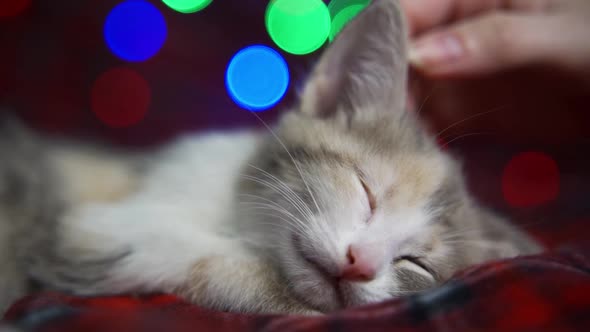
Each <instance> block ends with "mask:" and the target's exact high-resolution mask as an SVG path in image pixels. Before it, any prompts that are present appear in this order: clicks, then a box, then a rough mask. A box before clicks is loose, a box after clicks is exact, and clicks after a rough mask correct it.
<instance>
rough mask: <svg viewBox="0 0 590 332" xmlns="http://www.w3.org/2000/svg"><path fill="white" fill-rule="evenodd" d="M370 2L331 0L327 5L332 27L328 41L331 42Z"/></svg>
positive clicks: (363, 0)
mask: <svg viewBox="0 0 590 332" xmlns="http://www.w3.org/2000/svg"><path fill="white" fill-rule="evenodd" d="M369 2H370V0H332V1H330V4H328V10H329V12H330V17H331V18H332V27H331V29H330V36H329V37H330V41H333V40H334V38H336V36H337V35H338V33H339V32H340V31H341V30H342V28H344V26H346V24H347V23H348V22H350V21H351V20H352V19H353V18H354V17H355V16H356V15H358V13H360V12H361V11H362V10H363V9H365V7H367V6H368V5H369Z"/></svg>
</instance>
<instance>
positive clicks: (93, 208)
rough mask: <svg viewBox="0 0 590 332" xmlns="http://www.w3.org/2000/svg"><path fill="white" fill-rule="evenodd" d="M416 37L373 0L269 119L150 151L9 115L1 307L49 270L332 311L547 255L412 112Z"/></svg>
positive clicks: (60, 280) (48, 282)
mask: <svg viewBox="0 0 590 332" xmlns="http://www.w3.org/2000/svg"><path fill="white" fill-rule="evenodd" d="M406 38H407V36H406V30H405V22H404V18H403V15H402V14H401V10H400V8H399V4H398V2H397V1H395V0H376V1H373V3H372V4H371V5H370V6H369V7H368V8H367V9H366V10H365V11H364V12H363V13H361V14H360V15H359V16H358V17H357V18H356V19H355V20H353V21H352V22H351V23H350V24H349V25H348V26H347V27H345V28H344V29H343V31H342V32H341V34H340V35H339V36H338V38H337V39H336V40H335V41H334V42H333V44H332V45H331V46H330V47H329V48H328V49H327V50H326V51H325V52H324V55H323V57H322V59H321V60H320V62H319V64H318V65H317V66H316V68H315V70H314V71H313V73H312V76H311V78H310V80H309V82H308V84H307V86H306V88H305V90H304V92H303V96H302V99H301V103H300V105H298V106H297V107H295V108H294V109H292V110H290V111H288V112H285V114H284V115H283V116H282V117H281V119H280V121H279V123H277V124H276V125H275V126H272V127H268V128H267V129H268V130H265V131H262V132H258V131H243V132H228V133H210V134H203V135H189V136H187V137H183V138H181V139H178V140H177V141H175V142H172V143H170V144H169V145H168V146H166V147H164V148H162V149H160V150H158V151H150V152H145V153H139V152H127V151H114V150H113V149H112V148H104V147H102V148H101V147H91V146H90V145H88V144H81V143H80V144H74V143H70V142H62V141H58V140H51V139H47V138H42V139H41V138H38V137H36V135H35V134H33V133H26V131H24V130H22V129H12V130H11V129H3V131H2V134H0V135H2V138H1V139H0V149H2V151H1V152H2V153H3V155H4V156H10V158H8V159H10V160H9V161H8V162H5V163H4V164H2V165H0V198H1V205H0V207H1V209H0V236H4V238H2V239H1V240H2V242H0V247H1V248H0V250H1V251H0V260H1V261H0V262H2V263H3V264H2V268H0V308H1V307H2V305H4V306H6V305H8V303H9V302H10V301H12V300H14V298H15V297H17V296H20V295H22V294H23V293H24V292H26V291H27V288H28V285H27V280H29V279H33V280H35V281H37V282H39V283H40V284H41V285H43V286H44V287H47V288H51V289H57V290H63V291H67V292H72V293H75V294H81V295H94V294H100V295H104V294H114V293H129V292H171V293H175V294H178V295H180V296H183V297H185V298H186V299H188V300H190V301H192V302H194V303H196V304H199V305H202V306H205V307H208V308H212V309H218V310H229V311H236V312H255V313H300V314H315V313H320V312H330V311H333V310H338V309H341V308H345V307H350V306H356V305H363V304H368V303H374V302H378V301H382V300H386V299H389V298H392V297H397V296H402V295H405V294H408V293H413V292H417V291H421V290H425V289H428V288H431V287H434V286H436V285H438V284H440V283H442V282H444V281H445V280H447V279H448V278H449V277H451V276H452V274H453V273H454V272H456V271H458V270H459V269H461V268H464V267H467V266H469V265H472V264H477V263H481V262H484V261H487V260H491V259H498V258H503V257H513V256H517V255H522V254H532V253H536V252H538V251H539V250H541V248H540V247H539V246H538V245H537V244H536V243H535V242H534V241H533V240H531V239H530V238H529V237H528V236H527V235H526V234H524V233H523V232H521V231H519V230H517V229H516V228H514V227H513V226H510V225H509V224H508V223H506V222H505V221H504V220H502V219H501V218H499V217H497V216H495V215H493V214H491V213H490V212H488V211H487V210H485V209H484V208H482V207H480V206H479V205H478V204H477V203H476V202H475V201H474V200H473V199H472V198H471V197H470V196H469V194H468V192H467V191H466V189H465V184H464V180H463V175H462V173H461V168H460V165H459V164H458V163H457V161H455V160H454V159H453V158H452V157H451V156H450V155H448V154H447V153H445V152H443V151H441V150H440V149H439V148H438V147H437V145H436V144H435V142H434V139H433V138H432V137H429V136H428V134H427V133H426V132H425V131H424V130H423V129H422V126H421V124H420V123H419V121H418V119H417V118H416V117H415V114H412V113H411V112H407V111H405V109H404V107H405V100H406V98H405V93H406V75H407V60H406V54H405V53H406V48H405V45H406ZM19 145H22V147H21V146H19ZM15 147H18V149H15ZM17 150H18V151H20V152H15V151H17ZM11 181H12V182H14V183H12V184H11V183H9V182H11ZM14 193H19V194H18V195H15V194H14ZM3 301H4V302H3Z"/></svg>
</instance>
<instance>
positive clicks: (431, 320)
mask: <svg viewBox="0 0 590 332" xmlns="http://www.w3.org/2000/svg"><path fill="white" fill-rule="evenodd" d="M6 322H8V323H9V324H13V325H14V326H18V327H20V328H22V329H23V330H26V331H29V330H38V331H60V332H67V331H86V332H91V331H174V332H183V331H187V332H188V331H210V332H212V331H266V332H274V331H277V332H279V331H280V332H287V331H366V332H370V331H396V332H402V331H429V332H431V331H452V332H461V331H506V332H508V331H518V332H523V331H555V332H557V331H563V332H570V331H572V332H573V331H589V330H590V247H585V246H583V245H580V246H577V247H576V248H565V249H561V250H554V251H552V252H550V253H546V254H543V255H538V256H531V257H521V258H517V259H512V260H504V261H499V262H493V263H490V264H485V265H481V266H476V267H473V268H471V269H468V270H466V271H463V272H461V273H459V274H458V275H457V276H456V277H455V278H453V279H452V280H451V281H449V282H448V283H447V284H445V285H444V286H442V287H440V288H437V289H434V290H432V291H429V292H426V293H423V294H420V295H416V296H411V297H408V298H405V299H398V300H393V301H389V302H386V303H382V304H378V305H373V306H369V307H365V308H358V309H353V310H348V311H343V312H340V313H335V314H332V315H328V316H324V317H296V316H247V315H237V314H229V313H219V312H210V311H207V310H203V309H201V308H198V307H195V306H192V305H190V304H188V303H185V302H183V301H182V300H180V299H178V298H175V297H173V296H169V295H152V296H146V297H110V298H75V297H68V296H64V295H60V294H44V295H40V296H36V297H32V298H28V299H24V300H22V301H20V302H19V303H17V304H15V306H13V308H12V309H11V310H9V311H8V313H7V314H6Z"/></svg>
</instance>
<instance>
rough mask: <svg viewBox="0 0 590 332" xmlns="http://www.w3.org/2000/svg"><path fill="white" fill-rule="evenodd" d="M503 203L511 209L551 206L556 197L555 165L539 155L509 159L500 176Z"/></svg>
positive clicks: (523, 154)
mask: <svg viewBox="0 0 590 332" xmlns="http://www.w3.org/2000/svg"><path fill="white" fill-rule="evenodd" d="M502 192H503V194H504V199H505V200H506V202H507V203H508V204H510V205H511V206H513V207H519V208H523V207H533V206H538V205H541V204H545V203H548V202H551V201H553V200H555V199H556V198H557V195H558V194H559V169H558V167H557V163H556V162H555V161H554V160H553V159H552V158H551V157H549V156H548V155H546V154H544V153H540V152H524V153H521V154H518V155H516V156H515V157H513V158H512V159H511V160H510V162H509V163H508V164H507V165H506V167H505V168H504V173H503V175H502Z"/></svg>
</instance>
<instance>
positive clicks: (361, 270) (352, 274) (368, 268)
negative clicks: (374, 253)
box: [341, 245, 377, 281]
mask: <svg viewBox="0 0 590 332" xmlns="http://www.w3.org/2000/svg"><path fill="white" fill-rule="evenodd" d="M346 257H347V259H348V263H347V264H346V265H345V266H344V268H343V269H342V275H341V278H342V279H343V280H347V281H371V280H373V279H375V275H376V274H377V266H376V265H375V263H374V258H373V259H371V257H367V256H364V255H363V252H362V251H361V250H359V248H357V247H354V246H353V245H351V246H350V247H348V253H347V254H346Z"/></svg>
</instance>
